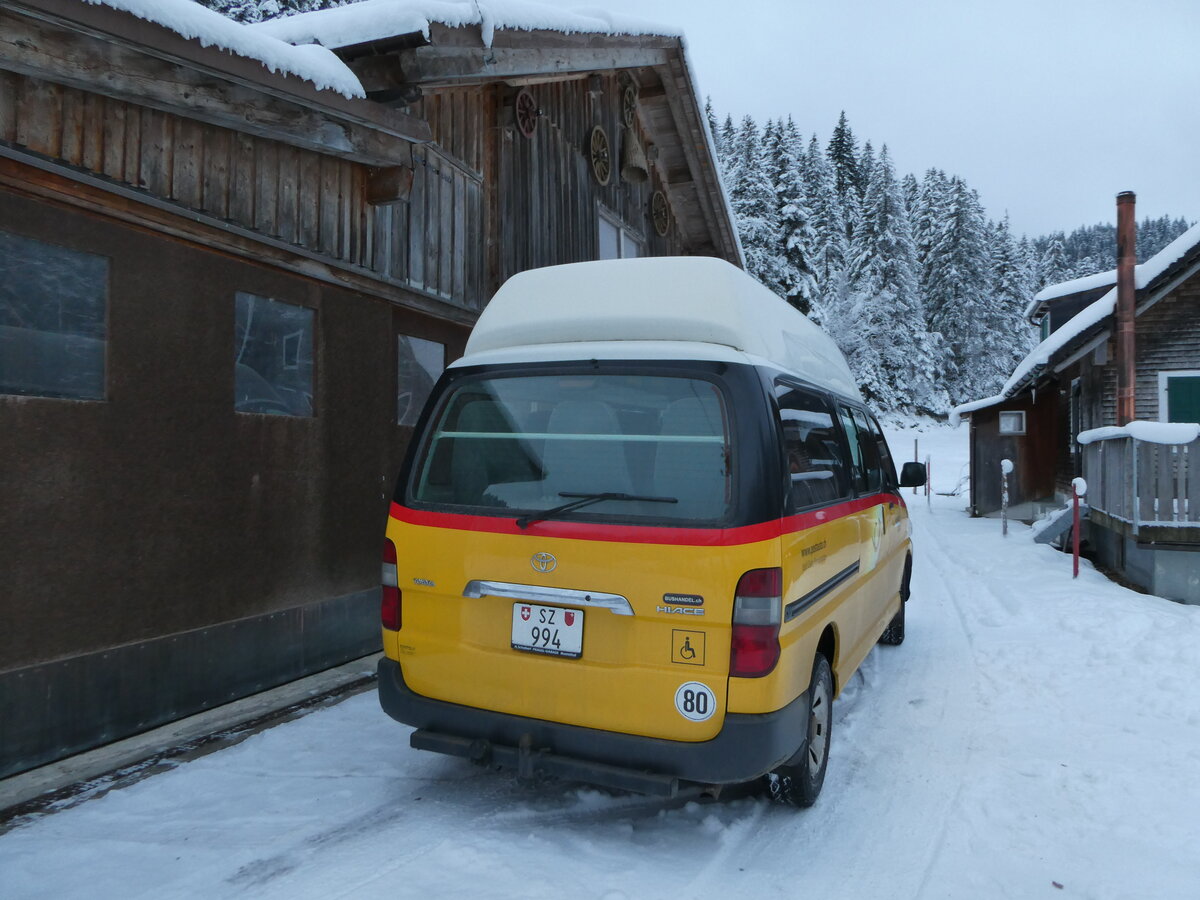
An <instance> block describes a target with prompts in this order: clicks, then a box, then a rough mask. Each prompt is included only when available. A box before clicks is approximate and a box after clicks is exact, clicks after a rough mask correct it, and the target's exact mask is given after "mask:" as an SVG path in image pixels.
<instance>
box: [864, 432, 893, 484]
mask: <svg viewBox="0 0 1200 900" xmlns="http://www.w3.org/2000/svg"><path fill="white" fill-rule="evenodd" d="M868 418H869V420H870V422H871V434H872V435H874V437H875V445H876V446H877V447H878V448H879V463H880V465H881V466H882V467H883V484H884V487H885V489H895V487H896V485H898V484H899V483H900V482H899V479H897V478H896V463H895V462H894V461H893V460H892V451H891V450H890V449H889V448H888V443H887V439H886V438H885V437H884V436H883V429H882V428H880V427H879V422H878V420H877V419H876V418H875V417H874V416H869V417H868Z"/></svg>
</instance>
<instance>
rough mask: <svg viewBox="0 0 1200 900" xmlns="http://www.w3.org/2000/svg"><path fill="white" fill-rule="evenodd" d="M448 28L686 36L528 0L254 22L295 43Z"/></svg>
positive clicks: (370, 2) (474, 0) (486, 32)
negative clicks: (468, 27) (436, 25)
mask: <svg viewBox="0 0 1200 900" xmlns="http://www.w3.org/2000/svg"><path fill="white" fill-rule="evenodd" d="M435 22H436V23H438V24H441V25H445V26H447V27H449V28H462V27H464V26H467V25H478V26H480V28H481V29H482V31H483V43H484V46H487V47H490V46H491V45H492V39H493V37H494V35H495V32H496V30H497V29H501V30H513V31H557V32H561V33H563V34H608V35H616V34H626V35H639V34H653V35H663V36H666V37H682V36H683V32H682V31H680V30H679V29H678V28H670V27H667V26H663V25H656V24H653V23H650V22H646V21H644V20H642V19H638V18H635V17H632V16H620V15H613V14H612V13H608V12H604V11H600V10H588V11H586V12H583V11H577V12H571V11H568V10H563V9H559V8H557V7H554V6H547V5H545V4H542V3H528V2H524V0H363V2H361V3H354V4H351V5H349V6H340V7H336V8H334V9H322V10H316V11H314V12H308V13H300V14H299V15H295V16H287V17H285V18H280V19H271V20H269V21H266V22H259V23H258V24H256V25H251V26H249V27H251V28H253V29H255V30H256V31H259V32H261V33H263V34H267V35H270V36H271V37H274V38H278V39H279V40H282V41H288V42H289V43H292V44H309V43H317V44H322V45H324V46H326V47H347V46H350V45H352V44H361V43H365V42H367V41H378V40H383V39H385V38H391V37H395V36H397V35H401V34H415V33H417V32H420V33H421V35H422V36H423V37H424V38H425V39H426V40H428V39H429V26H430V25H431V24H433V23H435Z"/></svg>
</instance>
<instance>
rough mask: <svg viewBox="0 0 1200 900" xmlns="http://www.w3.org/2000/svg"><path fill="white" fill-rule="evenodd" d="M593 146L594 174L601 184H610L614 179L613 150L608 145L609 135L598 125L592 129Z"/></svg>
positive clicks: (591, 143)
mask: <svg viewBox="0 0 1200 900" xmlns="http://www.w3.org/2000/svg"><path fill="white" fill-rule="evenodd" d="M589 143H590V145H591V159H592V174H593V175H595V176H596V180H597V181H598V182H600V183H601V184H608V180H609V179H610V178H612V150H611V148H610V146H609V143H608V135H607V134H606V133H605V132H604V129H603V128H601V127H600V126H599V125H597V126H596V127H595V128H593V129H592V139H591V141H590V142H589Z"/></svg>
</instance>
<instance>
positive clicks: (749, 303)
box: [455, 256, 861, 399]
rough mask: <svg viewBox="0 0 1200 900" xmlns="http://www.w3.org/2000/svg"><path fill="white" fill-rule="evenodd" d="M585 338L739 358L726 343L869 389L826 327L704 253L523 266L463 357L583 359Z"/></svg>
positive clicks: (604, 349) (616, 345)
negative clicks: (861, 383)
mask: <svg viewBox="0 0 1200 900" xmlns="http://www.w3.org/2000/svg"><path fill="white" fill-rule="evenodd" d="M582 343H587V344H588V347H587V351H588V357H587V358H593V357H598V356H602V357H603V358H622V357H624V358H637V359H646V358H649V357H652V356H653V352H654V351H653V348H651V347H650V344H651V343H653V344H657V345H659V346H661V347H662V349H663V350H664V351H667V350H668V346H667V345H668V344H669V345H670V347H669V352H665V353H664V355H665V356H668V357H669V358H680V356H681V352H680V350H681V347H680V345H681V344H682V345H684V346H686V345H691V346H692V347H694V350H695V353H694V355H693V358H696V359H711V358H717V359H729V358H731V357H733V358H736V357H734V356H733V354H730V353H729V350H727V349H725V348H731V349H732V350H734V351H738V352H739V353H741V354H744V355H745V357H746V361H748V362H751V363H754V362H767V363H771V364H773V365H775V366H777V367H778V368H780V369H783V370H786V371H789V372H792V373H793V374H795V375H798V376H799V377H801V378H803V379H804V380H806V381H808V382H811V383H813V384H816V385H819V386H822V387H825V388H827V389H829V390H831V391H834V392H835V393H838V394H842V395H843V396H847V397H850V398H853V399H861V395H860V394H859V390H858V385H857V384H856V383H855V381H854V376H853V375H852V374H851V373H850V367H849V366H848V365H847V363H846V358H845V357H844V356H842V353H841V351H840V350H839V349H838V347H837V345H836V344H835V343H834V342H833V340H832V339H831V338H830V337H829V336H828V335H827V334H825V332H824V331H822V330H821V329H820V328H819V327H817V326H816V325H814V324H813V323H812V322H810V321H809V320H808V319H806V318H805V317H804V316H803V315H802V314H801V313H800V312H798V311H797V310H795V309H794V308H792V307H791V306H790V305H788V303H786V302H785V301H784V300H782V299H780V298H779V297H777V296H776V295H775V294H773V293H772V292H771V291H769V290H768V289H767V288H765V287H763V286H762V285H761V284H759V283H758V282H757V281H755V280H754V279H753V278H751V277H750V276H749V275H747V274H746V273H745V272H743V271H742V270H741V269H739V268H738V267H737V266H734V265H731V264H730V263H727V262H725V261H724V260H721V259H715V258H712V257H702V256H677V257H645V258H642V259H621V260H602V261H598V262H585V263H572V264H570V265H565V266H550V267H548V268H544V269H531V270H529V271H527V272H522V273H520V274H518V275H514V276H513V277H512V278H510V279H509V280H508V281H506V282H505V283H504V285H503V287H501V288H500V290H499V291H497V292H496V295H495V296H494V297H493V298H492V300H491V302H490V303H489V304H488V305H487V308H486V309H484V311H483V314H482V315H481V316H480V317H479V321H478V322H477V323H476V325H475V329H474V330H473V331H472V332H471V337H470V339H469V340H468V341H467V348H466V355H465V356H464V357H463V358H462V359H460V360H459V361H458V362H456V363H455V365H456V366H465V365H477V364H480V363H484V362H501V361H504V362H511V361H516V360H518V359H521V358H523V357H525V358H529V359H538V360H546V359H554V358H562V359H568V358H569V359H578V358H580V356H579V355H578V354H577V353H575V352H571V350H570V349H569V348H570V347H571V346H572V345H579V344H582ZM546 345H554V347H553V348H551V347H549V346H546ZM579 349H582V347H580V348H579ZM551 350H553V353H551V354H548V353H547V351H551ZM626 350H627V351H628V352H627V353H626V352H625V351H626ZM648 350H649V351H651V352H650V353H649V354H648V353H647V352H646V351H648ZM497 351H508V352H504V353H500V352H497ZM555 354H558V355H557V357H556V355H555ZM484 355H486V356H484Z"/></svg>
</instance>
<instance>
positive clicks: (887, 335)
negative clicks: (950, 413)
mask: <svg viewBox="0 0 1200 900" xmlns="http://www.w3.org/2000/svg"><path fill="white" fill-rule="evenodd" d="M850 257H851V260H850V272H849V292H848V295H849V302H848V303H847V304H846V305H845V306H844V307H843V308H842V309H841V310H840V311H839V312H840V315H838V316H835V317H834V320H833V321H831V322H830V323H829V328H830V332H831V334H832V335H833V337H834V340H836V341H838V344H839V346H841V347H842V350H843V352H844V353H845V354H846V357H847V359H848V360H849V361H850V366H851V369H852V370H853V371H854V373H855V376H856V377H857V378H858V381H859V386H860V387H861V388H862V390H863V393H864V394H865V395H866V396H867V397H868V398H869V399H871V400H872V401H873V402H874V403H876V404H877V405H878V406H879V407H880V408H882V409H889V410H898V409H909V410H912V409H923V410H929V411H943V410H944V409H945V408H946V397H945V394H944V392H941V391H939V390H938V389H937V388H936V386H935V383H934V382H935V379H936V373H937V372H938V370H939V368H940V366H939V359H938V349H937V346H936V340H935V339H934V338H932V337H931V336H930V335H929V334H928V333H927V331H926V328H925V314H924V310H923V309H922V304H921V296H920V291H919V289H918V284H917V255H916V247H915V245H914V243H913V237H912V230H911V227H910V225H909V220H908V210H907V208H906V206H905V203H904V196H903V193H902V192H901V189H900V184H899V182H897V180H896V173H895V170H894V168H893V167H892V161H891V157H890V155H889V154H888V151H887V145H884V146H883V148H882V149H881V150H880V153H879V156H878V158H875V157H874V154H872V169H871V173H870V178H869V179H868V181H867V192H866V194H865V196H864V198H863V205H862V215H861V217H860V220H859V227H858V228H857V230H856V231H855V235H854V242H853V244H852V245H851V248H850Z"/></svg>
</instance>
